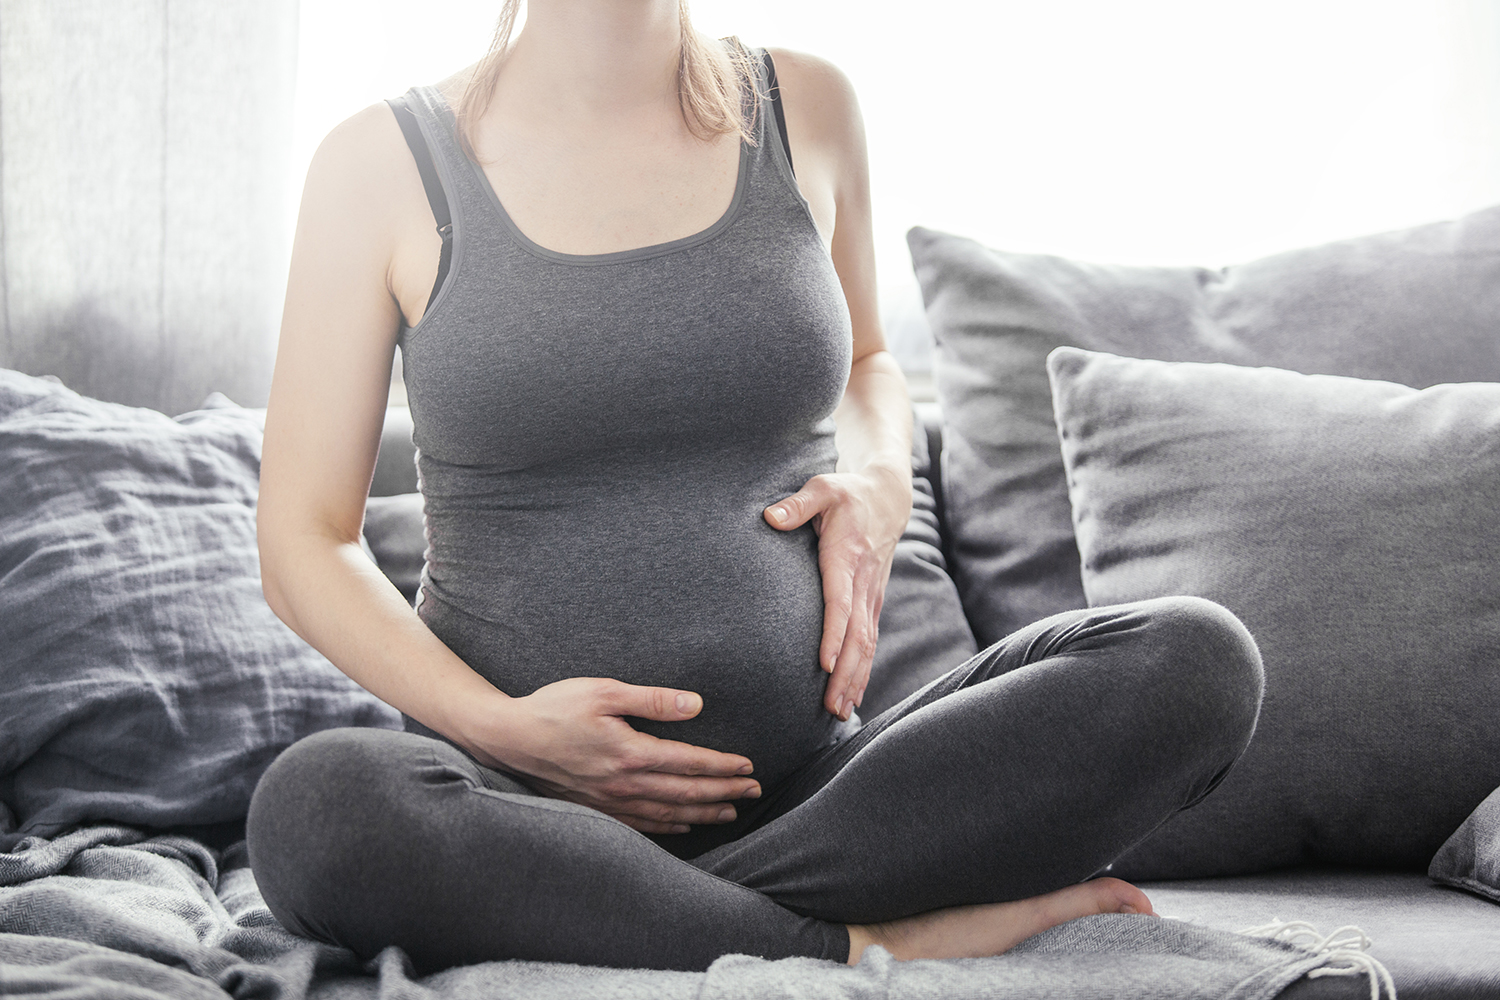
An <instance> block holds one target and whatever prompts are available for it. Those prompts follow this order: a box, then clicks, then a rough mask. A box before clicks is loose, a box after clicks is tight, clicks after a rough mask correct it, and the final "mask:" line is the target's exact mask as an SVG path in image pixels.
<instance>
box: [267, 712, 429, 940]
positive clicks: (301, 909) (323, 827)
mask: <svg viewBox="0 0 1500 1000" xmlns="http://www.w3.org/2000/svg"><path fill="white" fill-rule="evenodd" d="M430 742H431V741H429V740H426V739H424V738H423V737H420V736H413V735H411V734H409V733H399V732H393V731H390V730H382V729H331V730H326V731H324V732H320V733H315V734H313V735H311V736H308V737H306V738H304V739H302V740H299V741H298V742H297V743H294V744H293V745H292V746H290V747H288V748H287V749H286V750H285V751H283V752H282V754H281V755H280V756H279V757H277V758H276V760H275V761H274V762H272V764H271V766H270V767H269V768H268V769H267V770H266V773H265V774H264V775H262V777H261V779H260V783H259V784H258V785H257V786H256V789H255V794H254V795H253V796H252V797H251V800H250V814H249V818H248V820H247V823H246V837H247V840H248V845H247V846H248V848H249V852H250V866H251V869H252V870H253V871H254V872H255V877H256V881H257V883H258V885H259V887H260V889H261V894H262V895H263V896H264V897H265V900H266V904H267V906H269V907H270V909H271V912H272V913H273V914H275V916H276V918H277V919H278V920H280V921H281V922H282V924H284V925H285V926H286V927H287V928H288V929H289V930H292V931H295V932H297V933H300V934H303V935H305V936H308V937H313V938H318V939H320V940H325V941H331V942H336V943H342V942H339V941H338V938H339V935H338V934H337V932H336V931H335V930H334V929H333V928H332V927H330V926H329V925H328V924H327V923H326V922H325V920H324V919H323V917H322V914H324V913H326V912H328V910H329V904H330V903H332V902H336V901H341V902H337V904H336V905H337V907H340V908H341V907H347V906H348V905H349V904H351V903H354V902H355V901H354V900H353V899H350V898H345V897H351V896H354V895H358V894H360V893H362V892H366V891H373V890H374V889H375V887H374V885H373V884H372V881H373V878H374V875H375V873H377V872H379V871H381V870H382V868H383V867H384V866H385V865H386V864H387V862H389V861H391V860H394V859H387V858H383V857H382V856H383V855H384V854H387V853H390V851H391V850H392V849H393V848H395V847H396V845H393V844H391V842H390V841H391V840H392V838H394V839H395V840H397V841H403V842H404V841H406V837H405V835H404V834H403V833H402V831H401V827H402V826H403V824H402V823H401V816H402V814H403V813H404V812H406V811H409V810H410V809H412V808H414V807H416V808H420V806H419V804H418V803H417V802H416V801H414V800H415V799H417V798H419V795H418V794H416V793H417V792H418V789H416V788H414V787H412V785H413V782H412V780H411V779H412V777H413V767H412V765H413V764H419V763H420V762H421V760H422V759H423V757H424V755H425V757H427V758H430V756H431V751H430V748H428V747H426V746H425V744H428V743H430Z"/></svg>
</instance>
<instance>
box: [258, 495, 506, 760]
mask: <svg viewBox="0 0 1500 1000" xmlns="http://www.w3.org/2000/svg"><path fill="white" fill-rule="evenodd" d="M260 530H261V544H260V550H261V579H262V586H263V589H264V590H265V594H266V600H267V601H268V603H270V605H271V609H272V610H273V611H275V612H276V614H277V615H278V616H279V617H280V618H281V620H282V621H284V622H286V624H287V625H288V626H290V627H291V629H292V630H293V631H294V632H296V633H297V634H298V635H300V636H301V637H302V638H303V639H305V640H307V642H308V643H310V644H311V645H312V646H313V647H315V648H316V649H317V650H318V651H319V652H321V653H322V654H323V655H324V656H326V657H328V659H329V660H330V661H332V662H333V664H334V665H335V666H337V667H338V668H339V669H340V670H342V671H343V672H344V673H345V674H348V675H349V677H351V678H352V679H353V680H354V681H355V682H356V683H358V684H359V685H360V686H361V687H363V688H365V689H366V690H367V691H369V692H370V693H372V694H374V695H375V696H376V697H377V698H379V699H381V700H382V701H384V702H386V703H387V704H389V705H392V706H394V707H396V708H398V709H400V710H401V711H403V712H405V713H406V714H407V715H409V716H411V717H412V718H414V719H416V720H417V721H418V722H420V723H422V724H423V725H424V726H427V727H428V728H429V729H433V730H435V731H436V732H439V733H442V734H443V735H445V736H447V737H449V738H450V739H453V740H456V741H458V742H459V743H460V744H462V745H464V746H466V747H467V748H469V749H470V750H471V751H473V750H474V749H475V748H474V747H472V746H470V740H469V739H468V734H469V733H470V732H473V731H475V730H476V729H477V727H478V726H479V725H480V724H481V722H482V720H483V719H484V716H486V715H488V716H489V720H488V721H489V725H488V726H485V728H486V729H489V730H491V731H493V728H494V717H495V715H496V714H502V715H503V714H504V713H505V712H506V710H507V707H508V705H509V704H510V703H511V702H512V699H511V698H509V697H508V696H506V695H505V694H504V693H502V692H501V691H499V690H498V689H496V688H495V687H494V686H493V685H491V684H490V683H489V682H488V681H486V680H485V679H484V678H483V677H480V676H479V674H477V673H475V672H474V670H473V668H471V667H469V666H468V664H466V663H464V662H463V661H462V660H461V659H459V658H458V657H457V656H456V655H455V654H454V653H453V652H452V651H451V650H449V649H448V647H447V646H445V645H443V643H442V642H441V641H440V640H439V639H438V638H437V637H436V636H434V635H433V634H432V632H431V631H429V630H428V628H427V626H425V625H424V624H422V621H421V620H420V619H419V618H418V617H417V615H416V613H415V612H414V611H413V610H412V608H411V606H410V605H409V604H407V603H406V600H405V598H403V597H402V596H401V594H400V592H399V591H397V590H396V588H395V586H394V585H393V584H391V582H390V581H389V580H387V579H386V577H385V575H384V574H383V573H381V571H380V569H379V568H378V567H377V566H375V565H374V564H373V563H371V562H370V560H369V558H368V557H367V556H366V555H365V554H364V551H363V550H362V549H361V548H360V546H359V544H358V543H357V542H352V541H348V540H344V539H339V538H336V537H334V536H333V535H331V534H325V533H319V532H317V531H313V530H306V531H296V530H287V529H286V528H285V527H284V526H283V527H282V528H281V530H277V529H276V528H275V527H273V526H270V525H267V524H266V523H265V522H264V521H262V524H261V529H260Z"/></svg>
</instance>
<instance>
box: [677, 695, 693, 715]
mask: <svg viewBox="0 0 1500 1000" xmlns="http://www.w3.org/2000/svg"><path fill="white" fill-rule="evenodd" d="M692 710H693V697H692V695H687V694H680V695H678V696H677V711H679V712H691V711H692Z"/></svg>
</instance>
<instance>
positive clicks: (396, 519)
mask: <svg viewBox="0 0 1500 1000" xmlns="http://www.w3.org/2000/svg"><path fill="white" fill-rule="evenodd" d="M364 540H365V544H366V545H367V546H368V547H369V549H370V555H371V556H372V557H373V558H374V559H375V564H376V565H377V566H379V567H380V571H381V572H382V573H384V574H385V575H386V578H387V579H389V580H390V581H391V582H392V583H394V584H395V585H396V589H397V590H399V591H401V596H402V597H404V598H406V599H407V601H409V602H411V603H413V604H415V603H416V600H417V588H418V587H420V586H421V584H422V567H423V565H424V564H425V560H426V557H425V553H426V551H427V524H426V519H425V517H424V516H423V511H422V494H420V493H398V494H396V495H395V496H372V497H370V498H368V499H367V500H366V501H365V528H364Z"/></svg>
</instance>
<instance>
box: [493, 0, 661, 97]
mask: <svg viewBox="0 0 1500 1000" xmlns="http://www.w3.org/2000/svg"><path fill="white" fill-rule="evenodd" d="M681 44H682V34H681V28H680V21H679V16H678V10H677V0H529V2H528V4H527V12H526V23H525V25H524V27H523V28H522V30H521V32H520V33H519V34H518V35H517V36H516V39H515V42H514V43H513V44H512V46H511V49H510V53H509V55H508V56H507V57H506V60H505V63H504V65H503V68H502V69H501V71H500V81H501V82H500V83H499V85H498V86H497V88H496V100H497V103H503V104H505V105H506V106H507V107H508V108H510V109H514V110H516V111H524V113H525V115H526V116H527V117H528V118H541V117H545V118H550V119H552V120H553V121H554V122H555V121H557V120H559V119H561V120H564V121H574V122H580V123H584V124H587V123H590V122H594V121H600V120H605V121H607V120H617V119H618V118H619V117H620V116H622V115H633V114H638V113H640V112H642V111H659V110H660V109H662V108H663V107H664V106H669V107H670V108H672V109H675V108H676V107H677V60H678V53H679V50H680V48H681Z"/></svg>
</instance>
